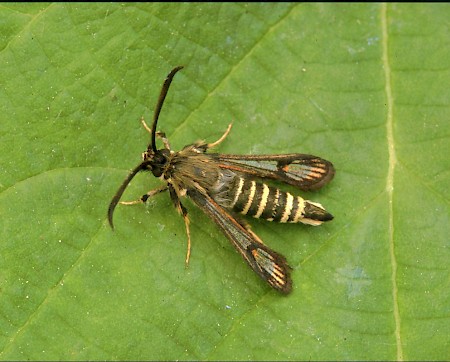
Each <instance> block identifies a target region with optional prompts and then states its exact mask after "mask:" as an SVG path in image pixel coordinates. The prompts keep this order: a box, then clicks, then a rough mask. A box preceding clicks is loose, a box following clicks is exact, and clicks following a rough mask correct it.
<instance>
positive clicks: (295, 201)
mask: <svg viewBox="0 0 450 362" xmlns="http://www.w3.org/2000/svg"><path fill="white" fill-rule="evenodd" d="M182 68H183V67H182V66H178V67H176V68H174V69H172V71H171V72H170V73H169V74H168V76H167V78H166V79H165V81H164V84H163V86H162V89H161V93H160V95H159V99H158V102H157V104H156V108H155V112H154V115H153V123H152V126H151V128H150V127H148V126H147V124H146V123H145V121H144V120H142V124H143V126H144V127H145V128H146V129H147V131H148V132H149V133H150V135H151V141H150V144H149V145H148V148H147V150H146V151H145V152H144V153H143V154H142V158H143V161H142V162H141V163H140V164H139V165H137V166H136V167H135V168H134V169H133V170H132V171H131V172H130V174H129V175H128V176H127V178H126V179H125V180H124V181H123V183H122V185H121V186H120V187H119V189H118V190H117V192H116V194H115V195H114V197H113V199H112V200H111V203H110V205H109V209H108V221H109V224H110V225H111V228H114V226H113V213H114V209H115V208H116V206H117V204H118V203H119V201H120V198H121V197H122V194H123V192H124V191H125V188H126V187H127V185H128V184H129V183H130V181H131V180H132V179H133V177H134V176H135V175H136V174H137V173H138V172H140V171H151V172H152V173H153V175H154V176H155V177H158V178H160V179H161V180H163V181H164V182H165V183H164V185H162V186H161V187H159V188H157V189H155V190H151V191H149V192H147V193H146V194H145V195H143V196H142V197H141V198H140V199H138V200H136V201H131V202H120V203H121V204H125V205H132V204H138V203H144V202H146V201H147V199H148V198H150V197H152V196H154V195H156V194H158V193H160V192H163V191H169V194H170V198H171V200H172V202H173V204H174V206H175V208H176V209H177V210H178V212H179V213H180V214H181V216H182V217H183V219H184V223H185V226H186V233H187V239H188V246H187V254H186V264H187V263H188V262H189V257H190V252H191V237H190V231H189V218H188V213H187V210H186V208H185V207H184V206H183V204H182V203H181V200H180V199H181V198H182V197H184V196H188V197H189V198H190V199H191V200H192V201H193V202H194V204H196V205H197V206H198V207H199V208H200V209H201V210H203V211H204V213H205V214H206V215H208V216H209V217H210V218H211V219H212V220H213V221H214V222H215V223H216V224H217V226H218V227H219V228H220V230H221V231H222V232H223V233H224V234H225V236H226V237H227V238H228V239H229V240H230V242H231V243H232V244H233V246H234V247H235V248H236V250H237V251H238V252H239V254H241V255H242V257H243V258H244V260H245V261H246V262H247V263H248V265H249V266H250V267H251V268H252V269H253V270H254V271H255V272H256V273H257V274H258V275H259V276H260V277H261V278H262V279H264V280H265V281H266V282H267V283H268V284H269V285H270V286H271V287H272V288H274V289H276V290H277V291H279V292H281V293H284V294H288V293H289V292H290V291H291V289H292V281H291V277H290V267H289V265H288V264H287V262H286V259H285V257H284V256H283V255H281V254H278V253H277V252H275V251H273V250H272V249H270V248H269V247H267V246H266V245H265V244H264V243H263V241H262V240H261V239H260V238H259V237H258V236H257V235H256V234H255V233H254V232H253V231H252V230H251V229H250V227H249V226H248V225H247V223H246V222H244V221H242V220H241V219H240V218H238V217H237V215H238V214H242V215H251V216H253V217H255V218H262V219H265V220H268V221H277V222H281V223H297V222H301V223H304V224H309V225H320V224H322V223H323V222H324V221H330V220H332V219H333V216H332V215H331V214H330V213H328V212H327V211H326V210H325V209H324V208H323V207H322V205H321V204H319V203H316V202H312V201H308V200H304V199H302V198H301V197H300V196H293V195H291V194H290V193H289V192H285V191H282V190H280V189H278V188H276V187H273V186H269V185H267V184H266V183H265V182H264V180H276V181H281V182H283V183H286V184H289V185H293V186H296V187H298V188H299V189H301V190H317V189H319V188H321V187H322V186H324V185H326V184H327V183H328V182H330V181H331V179H332V178H333V176H334V167H333V165H332V163H331V162H329V161H326V160H324V159H322V158H320V157H317V156H312V155H307V154H300V153H290V154H282V155H228V154H220V153H207V151H208V150H209V149H210V148H213V147H215V146H217V145H219V144H220V143H221V142H222V141H223V140H224V139H225V138H226V137H227V135H228V133H229V132H230V129H231V124H230V125H229V126H228V129H227V130H226V131H225V133H224V134H223V135H222V137H220V138H219V139H218V140H217V141H216V142H213V143H205V142H204V141H199V142H196V143H193V144H190V145H188V146H186V147H184V148H183V149H182V150H181V151H179V152H175V151H172V150H171V148H170V145H169V141H168V139H167V137H166V135H165V134H164V133H162V132H157V131H156V125H157V122H158V118H159V114H160V112H161V108H162V106H163V103H164V99H165V98H166V95H167V92H168V90H169V87H170V84H171V82H172V79H173V77H174V76H175V74H176V73H177V72H178V71H179V70H180V69H182ZM156 137H158V138H160V139H161V140H162V142H163V145H164V148H162V149H159V150H158V149H157V148H156Z"/></svg>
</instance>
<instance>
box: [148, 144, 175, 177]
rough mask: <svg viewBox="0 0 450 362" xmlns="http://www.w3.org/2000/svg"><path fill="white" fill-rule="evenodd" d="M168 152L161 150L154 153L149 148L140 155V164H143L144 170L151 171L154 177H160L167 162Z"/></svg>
mask: <svg viewBox="0 0 450 362" xmlns="http://www.w3.org/2000/svg"><path fill="white" fill-rule="evenodd" d="M169 156H170V151H169V150H167V149H161V150H157V151H156V152H154V151H153V150H152V149H151V148H150V146H149V149H148V150H147V151H145V152H144V153H143V154H142V162H143V163H145V169H146V170H148V171H152V173H153V175H154V176H155V177H160V176H161V175H162V174H163V173H164V170H165V168H166V164H167V162H168V161H169Z"/></svg>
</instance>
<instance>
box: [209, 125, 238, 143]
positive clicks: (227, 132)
mask: <svg viewBox="0 0 450 362" xmlns="http://www.w3.org/2000/svg"><path fill="white" fill-rule="evenodd" d="M232 125H233V123H230V124H229V125H228V128H227V130H226V131H225V133H224V134H223V135H222V137H220V138H219V139H218V140H217V141H216V142H213V143H208V148H212V147H215V146H217V145H218V144H220V143H221V142H222V141H223V140H224V139H225V138H226V137H227V136H228V134H229V133H230V131H231V126H232Z"/></svg>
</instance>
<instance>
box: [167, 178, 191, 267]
mask: <svg viewBox="0 0 450 362" xmlns="http://www.w3.org/2000/svg"><path fill="white" fill-rule="evenodd" d="M169 192H170V198H171V199H172V202H173V204H174V205H175V208H176V209H177V211H178V212H179V213H180V215H181V216H183V220H184V226H185V227H186V234H187V252H186V259H185V263H186V268H187V267H188V265H189V258H190V257H191V231H190V229H189V217H188V212H187V209H186V208H185V207H184V206H183V204H182V203H181V201H180V199H179V197H178V195H177V192H176V191H175V189H174V187H173V186H172V185H170V184H169Z"/></svg>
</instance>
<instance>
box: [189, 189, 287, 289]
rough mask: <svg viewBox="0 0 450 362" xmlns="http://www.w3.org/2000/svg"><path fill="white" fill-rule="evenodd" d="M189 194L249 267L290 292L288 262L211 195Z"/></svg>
mask: <svg viewBox="0 0 450 362" xmlns="http://www.w3.org/2000/svg"><path fill="white" fill-rule="evenodd" d="M188 195H189V196H190V197H191V199H192V200H193V201H194V202H195V204H197V206H198V207H199V208H200V209H202V210H203V211H204V212H205V213H206V214H207V215H208V216H209V217H210V218H211V219H212V220H213V221H214V222H215V223H216V224H217V225H218V226H219V228H220V230H221V231H222V232H223V233H224V234H225V236H226V237H227V238H228V239H229V240H230V241H231V243H232V244H233V245H234V247H235V248H236V250H237V251H238V252H239V254H241V255H242V257H243V258H244V259H245V261H246V262H247V263H248V265H250V267H251V268H252V269H253V270H254V271H255V272H256V273H257V274H258V275H259V276H260V277H261V278H262V279H264V280H265V281H266V282H267V283H268V284H269V285H270V286H271V287H273V288H274V289H276V290H278V291H279V292H281V293H284V294H287V293H289V292H290V291H291V288H292V282H291V278H290V273H289V271H290V268H289V266H288V264H287V262H286V259H285V258H284V257H283V256H282V255H280V254H278V253H276V252H275V251H273V250H271V249H270V248H268V247H267V246H265V245H264V244H263V242H262V240H261V239H260V238H259V237H258V236H257V235H256V234H255V233H253V232H252V231H251V230H249V229H248V228H246V227H244V226H243V225H242V224H240V223H239V222H238V221H237V220H236V219H235V218H234V217H233V216H232V215H230V214H229V213H228V212H226V211H225V210H224V209H223V208H222V207H221V206H219V205H218V204H217V203H216V202H215V201H214V200H213V199H211V198H210V197H209V196H205V195H203V194H202V193H200V192H199V191H197V190H189V191H188Z"/></svg>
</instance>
